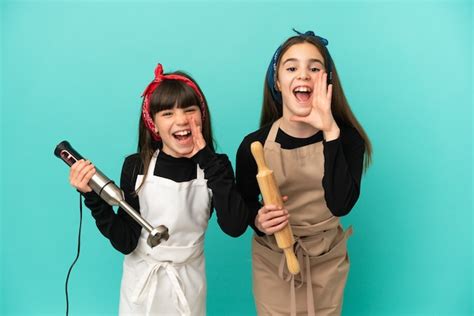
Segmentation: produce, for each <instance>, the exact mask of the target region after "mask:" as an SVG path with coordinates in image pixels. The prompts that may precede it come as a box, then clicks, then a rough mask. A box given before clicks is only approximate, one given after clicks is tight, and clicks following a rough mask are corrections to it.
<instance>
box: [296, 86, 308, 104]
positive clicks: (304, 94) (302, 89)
mask: <svg viewBox="0 0 474 316" xmlns="http://www.w3.org/2000/svg"><path fill="white" fill-rule="evenodd" d="M312 93H313V89H311V88H310V87H306V86H299V87H296V88H294V89H293V94H294V96H295V98H296V100H298V102H306V101H308V100H309V98H311V94H312Z"/></svg>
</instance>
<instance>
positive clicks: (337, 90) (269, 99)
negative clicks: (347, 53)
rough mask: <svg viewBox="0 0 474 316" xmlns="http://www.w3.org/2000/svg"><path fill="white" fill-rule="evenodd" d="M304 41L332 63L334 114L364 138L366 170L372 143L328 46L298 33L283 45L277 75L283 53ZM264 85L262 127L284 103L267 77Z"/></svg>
mask: <svg viewBox="0 0 474 316" xmlns="http://www.w3.org/2000/svg"><path fill="white" fill-rule="evenodd" d="M302 43H309V44H312V45H314V46H315V47H316V48H317V49H318V50H319V52H320V53H321V55H322V56H323V58H324V65H328V62H329V63H330V64H331V66H332V69H331V70H332V85H333V89H332V91H333V92H332V102H331V109H332V114H333V116H334V119H335V120H336V122H337V123H338V124H343V125H347V126H352V127H354V128H355V129H356V130H357V131H358V132H359V134H360V136H361V137H362V139H363V140H364V143H365V157H364V170H366V169H367V168H368V167H369V165H370V163H371V162H372V144H371V143H370V140H369V137H368V136H367V134H366V133H365V131H364V129H363V128H362V125H360V123H359V121H358V120H357V119H356V117H355V115H354V113H352V110H351V108H350V106H349V103H348V102H347V99H346V96H345V94H344V91H343V89H342V85H341V82H340V81H339V76H338V74H337V70H336V65H335V64H334V61H333V60H332V59H331V60H330V61H328V60H326V58H331V57H330V55H329V54H325V50H326V47H325V46H323V45H322V44H321V42H320V41H318V40H317V39H316V38H315V37H314V36H306V35H298V36H293V37H290V38H289V39H287V40H286V41H285V43H283V45H282V46H281V51H280V54H279V56H278V60H277V63H276V71H275V76H278V69H279V67H280V61H281V57H282V56H283V54H285V52H286V51H287V50H288V49H289V48H290V47H291V46H293V45H296V44H302ZM327 56H329V57H327ZM267 75H268V74H267ZM275 82H276V80H275ZM263 86H264V88H263V105H262V112H261V116H260V127H262V126H264V125H267V124H270V123H273V122H275V121H276V120H278V119H279V118H280V117H281V116H282V115H283V108H282V105H281V104H280V103H278V102H276V101H275V100H274V99H273V96H272V93H271V91H270V89H269V87H268V85H267V78H265V82H264V85H263Z"/></svg>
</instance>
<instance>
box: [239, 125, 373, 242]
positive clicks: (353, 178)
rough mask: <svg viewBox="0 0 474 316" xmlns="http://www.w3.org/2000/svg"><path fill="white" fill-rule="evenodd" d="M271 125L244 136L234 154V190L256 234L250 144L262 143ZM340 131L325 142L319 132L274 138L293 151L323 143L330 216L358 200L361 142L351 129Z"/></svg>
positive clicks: (257, 206) (256, 193) (256, 206)
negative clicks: (337, 135)
mask: <svg viewBox="0 0 474 316" xmlns="http://www.w3.org/2000/svg"><path fill="white" fill-rule="evenodd" d="M271 126H272V124H269V125H266V126H264V127H262V128H261V129H259V130H257V131H255V132H253V133H251V134H249V135H247V136H246V137H245V138H244V140H243V141H242V143H241V144H240V146H239V149H238V151H237V163H236V180H237V188H238V190H239V192H240V193H241V195H242V197H243V199H244V200H245V202H246V204H247V206H248V208H249V212H250V215H249V217H248V219H249V223H248V224H249V225H250V226H251V227H252V228H253V229H254V230H255V232H256V233H257V234H258V235H262V232H260V231H259V230H258V229H257V228H256V227H255V217H256V216H257V213H258V210H259V209H260V208H261V204H260V201H259V194H260V190H259V188H258V183H257V181H256V178H255V175H256V174H257V172H258V169H257V164H256V163H255V160H254V159H253V156H252V154H251V152H250V144H251V143H252V142H254V141H259V142H261V143H262V144H264V143H265V140H266V138H267V136H268V134H269V132H270V129H271ZM340 131H341V132H340V136H339V137H338V138H337V139H335V140H332V141H328V142H326V141H324V138H323V133H322V132H321V131H319V132H317V133H316V134H314V135H312V136H310V137H308V138H295V137H292V136H290V135H288V134H286V133H285V132H284V131H283V130H281V129H279V130H278V133H277V136H276V139H275V141H276V142H277V143H279V144H280V145H281V148H283V149H295V148H299V147H303V146H306V145H309V144H314V143H316V142H321V141H322V142H323V146H324V151H323V154H324V177H323V179H322V184H323V188H324V197H325V200H326V205H327V207H328V208H329V210H330V211H331V213H332V214H333V215H334V216H344V215H346V214H348V213H349V212H350V210H351V209H352V207H353V206H354V205H355V203H356V202H357V199H358V198H359V193H360V181H361V176H362V167H363V161H364V151H365V145H364V141H363V139H362V137H361V136H360V135H359V133H358V132H357V130H356V129H355V128H353V127H347V126H340ZM290 198H291V197H290Z"/></svg>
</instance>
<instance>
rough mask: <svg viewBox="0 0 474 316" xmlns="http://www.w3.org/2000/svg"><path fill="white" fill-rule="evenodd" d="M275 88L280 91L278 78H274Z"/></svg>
mask: <svg viewBox="0 0 474 316" xmlns="http://www.w3.org/2000/svg"><path fill="white" fill-rule="evenodd" d="M275 89H276V90H277V91H281V88H280V81H279V80H278V78H276V80H275Z"/></svg>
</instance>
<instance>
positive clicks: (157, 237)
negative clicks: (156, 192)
mask: <svg viewBox="0 0 474 316" xmlns="http://www.w3.org/2000/svg"><path fill="white" fill-rule="evenodd" d="M54 155H55V156H56V157H58V158H60V159H61V160H62V161H64V162H65V163H66V164H67V165H69V166H72V165H73V164H74V163H75V162H76V161H78V160H80V159H84V158H83V157H82V156H81V155H80V154H79V153H78V152H77V151H75V150H74V148H72V146H71V145H70V144H69V142H67V141H62V142H61V143H59V144H58V145H57V146H56V149H55V150H54ZM95 169H96V173H95V174H94V175H93V176H92V178H91V179H90V181H89V183H88V185H89V186H90V187H91V188H92V190H94V192H95V193H97V194H98V195H99V196H100V197H101V198H102V199H103V200H104V201H105V202H107V203H108V204H109V205H111V206H119V207H121V208H122V209H123V210H124V211H125V212H127V213H128V214H129V215H130V216H131V217H132V218H133V219H134V220H135V221H136V222H138V223H139V224H140V226H142V227H143V228H144V229H146V231H147V232H148V233H149V235H148V239H147V243H148V245H149V246H150V247H152V248H153V247H155V246H156V245H158V244H160V243H161V241H162V240H168V238H169V232H168V228H167V227H166V226H164V225H160V226H157V227H152V226H151V225H150V223H148V222H147V221H146V220H145V219H144V218H143V217H141V216H140V214H139V213H138V212H137V211H135V210H134V209H133V208H132V207H131V206H130V205H129V204H128V203H127V202H126V201H125V196H124V193H123V191H122V189H120V188H119V187H118V186H117V185H116V184H115V183H114V182H113V181H112V180H110V179H109V178H107V177H106V176H105V175H104V174H103V173H102V172H101V171H100V170H99V169H98V168H97V167H96V168H95Z"/></svg>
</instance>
